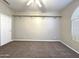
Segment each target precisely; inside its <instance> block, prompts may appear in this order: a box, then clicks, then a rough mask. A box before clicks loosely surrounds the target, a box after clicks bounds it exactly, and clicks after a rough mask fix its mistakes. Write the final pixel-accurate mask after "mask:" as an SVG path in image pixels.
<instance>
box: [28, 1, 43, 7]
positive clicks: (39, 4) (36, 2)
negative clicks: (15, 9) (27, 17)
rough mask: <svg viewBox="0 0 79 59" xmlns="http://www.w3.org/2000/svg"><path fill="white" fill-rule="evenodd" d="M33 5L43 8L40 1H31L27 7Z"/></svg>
mask: <svg viewBox="0 0 79 59" xmlns="http://www.w3.org/2000/svg"><path fill="white" fill-rule="evenodd" d="M31 4H37V5H38V6H39V7H42V4H41V3H40V1H39V0H29V1H28V3H27V6H29V5H31Z"/></svg>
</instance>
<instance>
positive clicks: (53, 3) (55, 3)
mask: <svg viewBox="0 0 79 59" xmlns="http://www.w3.org/2000/svg"><path fill="white" fill-rule="evenodd" d="M6 1H7V2H8V3H9V5H8V7H9V8H11V9H12V10H13V11H16V12H24V11H26V12H33V11H42V12H52V11H61V10H62V9H64V8H65V7H66V6H67V5H69V4H70V3H71V2H72V1H73V0H39V1H40V3H41V4H42V7H38V6H37V5H34V7H33V6H32V5H30V6H27V2H28V1H29V0H6Z"/></svg>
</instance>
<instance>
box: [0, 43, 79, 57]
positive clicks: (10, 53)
mask: <svg viewBox="0 0 79 59" xmlns="http://www.w3.org/2000/svg"><path fill="white" fill-rule="evenodd" d="M0 58H79V55H78V54H77V53H75V52H74V51H72V50H71V49H69V48H68V47H66V46H65V45H63V44H62V43H60V42H11V43H9V44H6V45H4V46H2V47H0Z"/></svg>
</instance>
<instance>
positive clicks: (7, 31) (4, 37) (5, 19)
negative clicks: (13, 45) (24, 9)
mask: <svg viewBox="0 0 79 59" xmlns="http://www.w3.org/2000/svg"><path fill="white" fill-rule="evenodd" d="M11 23H12V20H11V16H7V15H4V14H1V45H4V44H6V43H8V42H10V41H11V30H12V29H11Z"/></svg>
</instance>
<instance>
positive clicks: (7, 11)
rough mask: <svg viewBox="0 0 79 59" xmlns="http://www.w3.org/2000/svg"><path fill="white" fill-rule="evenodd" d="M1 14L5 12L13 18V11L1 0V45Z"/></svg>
mask: <svg viewBox="0 0 79 59" xmlns="http://www.w3.org/2000/svg"><path fill="white" fill-rule="evenodd" d="M1 14H4V15H6V16H10V17H11V18H12V16H11V15H12V14H13V12H12V11H11V10H10V9H9V8H8V7H7V6H6V5H5V4H3V3H2V2H1V1H0V45H1Z"/></svg>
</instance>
